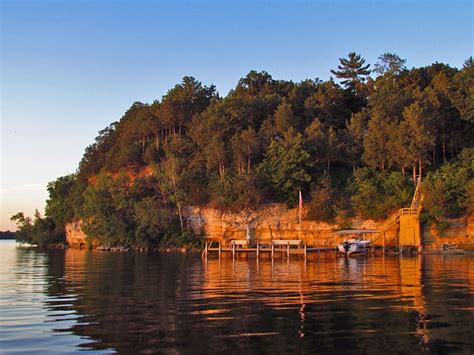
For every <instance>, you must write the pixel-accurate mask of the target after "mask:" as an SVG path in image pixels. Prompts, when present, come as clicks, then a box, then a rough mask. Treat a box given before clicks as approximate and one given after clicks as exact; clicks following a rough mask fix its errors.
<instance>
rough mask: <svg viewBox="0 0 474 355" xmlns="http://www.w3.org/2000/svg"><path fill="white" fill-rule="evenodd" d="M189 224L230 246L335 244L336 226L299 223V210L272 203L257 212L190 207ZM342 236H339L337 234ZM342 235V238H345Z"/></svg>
mask: <svg viewBox="0 0 474 355" xmlns="http://www.w3.org/2000/svg"><path fill="white" fill-rule="evenodd" d="M302 215H303V216H304V211H303V213H302ZM187 221H188V224H189V226H190V227H191V228H192V229H193V230H194V231H195V232H196V233H198V234H201V235H203V236H205V237H206V238H207V239H208V240H215V241H221V242H222V243H223V245H228V244H229V242H230V240H233V239H249V240H250V241H254V242H256V241H257V240H259V241H261V242H266V241H267V242H268V241H271V240H272V239H301V240H302V241H304V242H305V243H306V244H307V245H312V246H313V245H314V246H316V245H319V246H325V245H333V244H334V235H333V234H332V232H333V231H334V230H335V229H336V228H337V226H336V225H332V224H328V223H324V222H318V221H305V220H304V219H303V221H302V223H301V226H300V225H299V223H298V209H297V208H294V209H288V208H287V207H286V206H285V205H281V204H272V205H268V206H266V207H265V208H263V209H261V210H259V211H255V212H245V211H242V212H240V213H221V212H220V211H217V210H214V209H210V208H197V207H190V208H189V209H188V211H187ZM379 224H380V223H379V222H375V221H371V220H362V219H357V218H354V219H352V220H351V228H354V229H377V227H378V226H379ZM338 238H339V237H338ZM342 238H343V237H342Z"/></svg>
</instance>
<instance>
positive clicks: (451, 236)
mask: <svg viewBox="0 0 474 355" xmlns="http://www.w3.org/2000/svg"><path fill="white" fill-rule="evenodd" d="M445 222H446V227H447V228H446V231H444V233H440V232H439V231H438V230H437V228H436V226H435V225H434V224H432V225H426V226H424V228H423V238H424V240H425V243H426V244H428V245H427V249H428V250H430V249H431V250H437V249H442V248H443V246H445V245H449V246H454V247H456V246H459V245H461V246H462V245H466V244H474V212H471V214H469V215H467V216H464V217H462V218H456V219H446V220H445Z"/></svg>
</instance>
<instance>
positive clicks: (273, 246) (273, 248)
mask: <svg viewBox="0 0 474 355" xmlns="http://www.w3.org/2000/svg"><path fill="white" fill-rule="evenodd" d="M274 251H275V245H274V244H273V243H272V261H273V253H274Z"/></svg>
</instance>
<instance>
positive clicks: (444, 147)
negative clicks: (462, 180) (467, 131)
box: [443, 134, 446, 163]
mask: <svg viewBox="0 0 474 355" xmlns="http://www.w3.org/2000/svg"><path fill="white" fill-rule="evenodd" d="M443 163H446V137H445V136H444V134H443Z"/></svg>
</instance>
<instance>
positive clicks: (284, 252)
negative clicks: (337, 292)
mask: <svg viewBox="0 0 474 355" xmlns="http://www.w3.org/2000/svg"><path fill="white" fill-rule="evenodd" d="M215 244H217V245H215ZM328 251H331V252H334V253H336V252H337V249H336V247H335V246H334V247H327V246H325V247H307V246H306V244H304V243H303V242H302V241H301V240H286V239H282V240H272V241H271V242H267V243H263V242H257V243H256V244H254V245H252V244H250V243H249V242H248V241H247V240H232V241H231V243H230V245H229V246H222V245H221V243H219V242H215V241H206V245H205V247H204V251H203V252H202V257H204V258H207V257H208V256H209V255H211V254H217V255H218V256H219V258H220V257H221V256H222V255H223V254H230V255H232V258H235V257H236V256H237V255H239V254H247V255H249V254H254V255H255V256H256V257H257V258H259V257H260V254H267V255H270V257H271V258H272V259H273V258H274V257H275V256H276V255H278V256H286V257H287V258H290V255H300V256H303V257H304V258H305V259H306V257H307V256H308V255H309V254H315V253H316V254H318V255H319V254H320V253H321V252H328Z"/></svg>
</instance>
